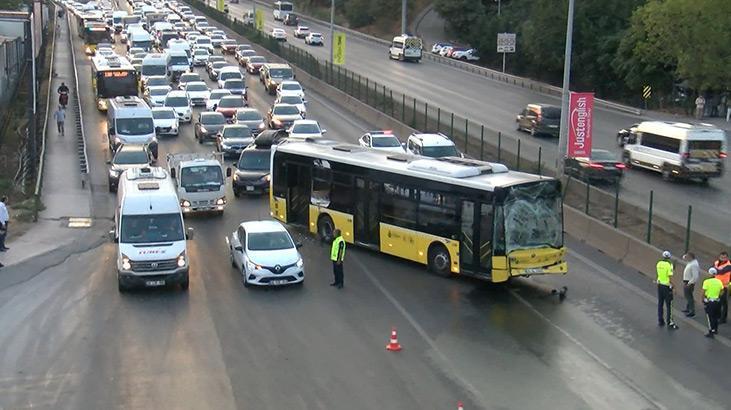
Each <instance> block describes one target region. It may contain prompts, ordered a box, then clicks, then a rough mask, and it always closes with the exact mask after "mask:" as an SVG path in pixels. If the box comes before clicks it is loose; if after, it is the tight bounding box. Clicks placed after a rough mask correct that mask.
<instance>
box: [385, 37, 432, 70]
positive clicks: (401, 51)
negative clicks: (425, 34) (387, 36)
mask: <svg viewBox="0 0 731 410" xmlns="http://www.w3.org/2000/svg"><path fill="white" fill-rule="evenodd" d="M423 48H424V44H423V43H422V41H421V39H420V38H419V37H414V36H409V35H407V34H403V35H400V36H396V37H394V38H393V40H392V41H391V47H389V49H388V58H390V59H394V60H400V61H416V62H417V63H418V62H419V60H421V52H422V50H423Z"/></svg>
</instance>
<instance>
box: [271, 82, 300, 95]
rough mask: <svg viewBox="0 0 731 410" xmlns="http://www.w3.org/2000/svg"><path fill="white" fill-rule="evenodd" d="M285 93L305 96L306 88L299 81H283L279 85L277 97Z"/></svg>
mask: <svg viewBox="0 0 731 410" xmlns="http://www.w3.org/2000/svg"><path fill="white" fill-rule="evenodd" d="M283 95H294V96H297V97H302V98H305V89H304V88H302V85H300V83H299V81H293V80H287V81H282V82H281V83H279V85H278V86H277V97H279V96H283Z"/></svg>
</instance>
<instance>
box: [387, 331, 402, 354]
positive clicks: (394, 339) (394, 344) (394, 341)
mask: <svg viewBox="0 0 731 410" xmlns="http://www.w3.org/2000/svg"><path fill="white" fill-rule="evenodd" d="M386 350H390V351H392V352H398V351H399V350H401V345H400V344H399V342H398V336H396V327H392V328H391V340H389V342H388V344H387V345H386Z"/></svg>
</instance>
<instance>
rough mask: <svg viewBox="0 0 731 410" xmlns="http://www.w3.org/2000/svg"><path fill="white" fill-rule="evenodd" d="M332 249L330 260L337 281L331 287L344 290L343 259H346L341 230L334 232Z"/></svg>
mask: <svg viewBox="0 0 731 410" xmlns="http://www.w3.org/2000/svg"><path fill="white" fill-rule="evenodd" d="M333 236H334V237H335V239H333V243H332V247H331V248H330V260H331V261H332V262H333V276H334V277H335V280H334V282H333V283H331V284H330V286H337V288H338V289H342V288H343V259H345V239H343V236H342V235H341V234H340V229H335V231H333Z"/></svg>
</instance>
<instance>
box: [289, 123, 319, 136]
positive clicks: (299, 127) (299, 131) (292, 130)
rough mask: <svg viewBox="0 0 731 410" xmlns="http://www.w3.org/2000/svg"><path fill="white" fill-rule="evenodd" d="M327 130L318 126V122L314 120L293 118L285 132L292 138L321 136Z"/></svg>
mask: <svg viewBox="0 0 731 410" xmlns="http://www.w3.org/2000/svg"><path fill="white" fill-rule="evenodd" d="M326 132H327V130H323V129H322V128H320V124H319V123H318V122H317V121H315V120H295V121H294V123H292V126H291V127H289V129H288V130H287V133H288V134H289V138H292V139H305V138H322V134H324V133H326Z"/></svg>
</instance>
